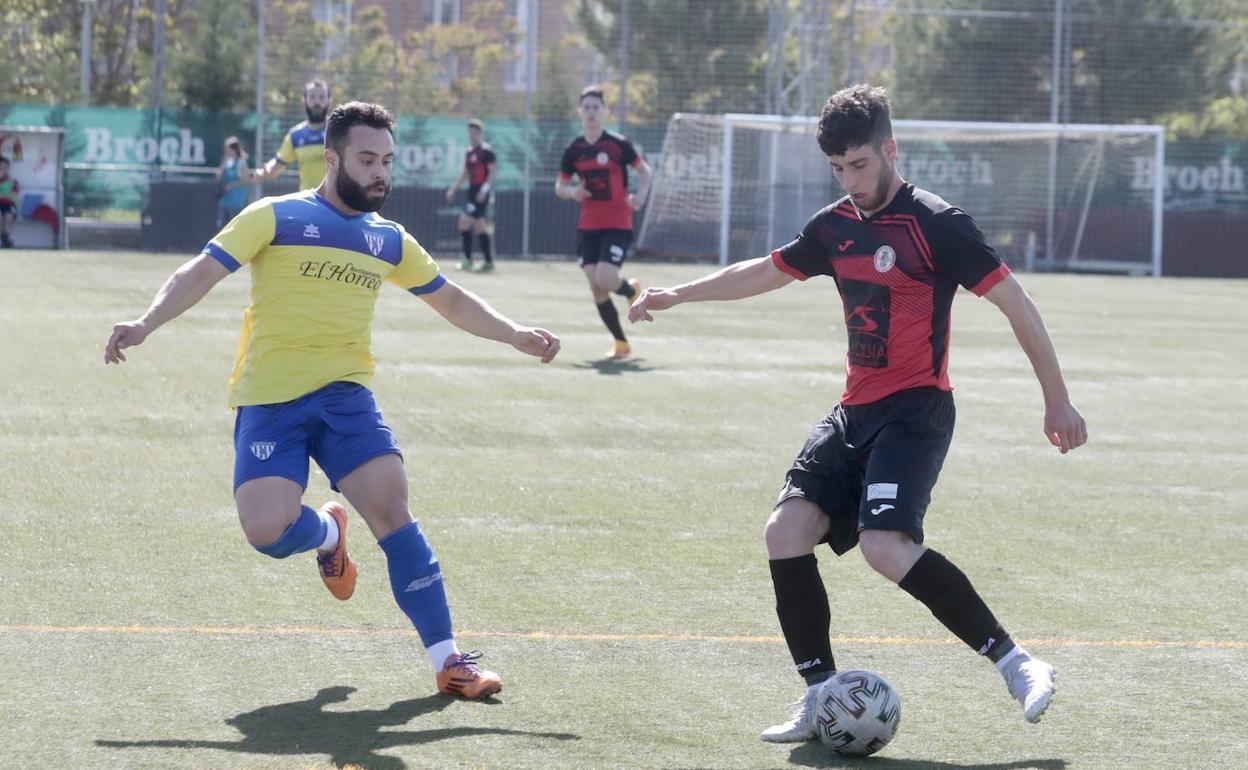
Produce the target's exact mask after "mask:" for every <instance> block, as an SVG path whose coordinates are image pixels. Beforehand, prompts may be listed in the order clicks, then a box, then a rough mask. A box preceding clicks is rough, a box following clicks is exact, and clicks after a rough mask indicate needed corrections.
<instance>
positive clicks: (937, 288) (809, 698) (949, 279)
mask: <svg viewBox="0 0 1248 770" xmlns="http://www.w3.org/2000/svg"><path fill="white" fill-rule="evenodd" d="M818 139H819V147H820V149H821V150H822V151H823V153H824V154H825V155H827V156H828V159H829V161H830V162H831V164H832V170H833V173H834V174H835V176H836V178H837V181H839V182H840V183H841V186H842V187H843V188H844V189H845V191H846V192H847V193H848V195H847V196H846V197H845V198H842V199H841V200H840V201H838V202H836V203H835V204H833V205H831V206H829V207H827V208H825V209H823V210H822V211H820V212H819V213H817V214H815V216H814V217H813V218H811V220H810V221H809V222H808V223H807V224H806V227H805V228H804V229H803V230H802V232H801V234H800V235H798V236H797V238H796V240H794V241H792V242H791V243H789V244H787V245H785V246H782V247H780V248H779V249H777V250H775V251H774V252H772V254H771V256H770V257H763V258H761V259H755V260H751V261H747V262H740V263H737V264H735V265H732V266H730V267H727V268H725V269H723V270H721V271H719V272H717V273H714V274H712V275H709V276H706V277H704V278H700V279H698V280H696V281H693V282H691V283H687V284H684V285H682V286H676V287H673V288H670V289H646V290H645V291H644V292H642V295H641V297H639V298H638V299H637V301H636V302H635V303H634V304H633V306H632V309H631V310H630V312H629V318H630V319H631V320H633V321H637V320H647V321H650V320H653V317H652V316H651V313H652V312H653V311H656V310H666V309H668V308H670V307H673V306H674V305H677V304H679V303H681V302H696V301H700V300H733V299H742V298H744V297H751V296H754V295H756V294H762V293H764V292H767V291H771V290H773V289H778V288H780V287H782V286H785V285H787V284H789V283H791V282H792V281H793V280H794V279H797V280H806V279H807V278H809V277H811V276H815V275H826V276H831V277H832V279H833V280H834V281H835V282H836V286H837V289H838V290H839V291H840V294H841V298H842V300H843V302H844V311H845V325H846V327H847V328H848V331H849V350H848V355H847V358H848V376H847V378H846V383H845V393H844V395H843V396H842V397H841V402H840V404H838V405H837V406H836V407H835V408H834V409H833V411H832V413H831V414H830V415H828V416H827V417H826V418H825V419H824V420H823V421H821V422H820V423H819V424H818V425H816V426H815V427H814V429H813V430H812V431H811V434H810V437H809V438H808V439H807V441H806V445H805V446H803V447H802V450H801V452H800V453H799V454H798V456H797V459H796V460H795V461H794V463H793V466H792V468H790V470H789V472H788V474H787V476H786V478H785V483H784V486H783V487H782V489H781V491H780V496H779V499H778V500H777V502H776V507H775V510H774V511H773V512H772V515H771V518H770V519H768V521H767V526H766V528H765V531H764V537H765V540H766V543H767V554H768V558H769V559H770V565H771V576H772V583H773V584H774V587H775V592H776V612H777V614H778V615H779V617H780V627H781V629H782V631H783V633H784V638H785V641H786V642H787V643H788V646H789V651H790V652H791V653H792V655H793V661H794V663H795V664H796V665H797V670H798V673H799V674H801V675H802V676H803V677H804V678H805V680H806V682H807V685H808V688H807V693H806V696H805V697H803V698H802V701H801V703H800V705H799V706H798V708H797V711H796V712H795V713H794V714H793V717H792V718H791V719H790V720H789V721H787V722H784V723H782V724H779V725H776V726H774V727H771V728H768V729H767V730H765V731H764V732H763V735H762V737H763V739H764V740H767V741H777V742H783V741H802V740H808V739H810V738H813V737H814V735H815V728H814V719H813V710H814V709H813V705H814V694H815V692H816V691H817V689H818V687H817V686H818V684H819V683H820V682H822V681H824V680H826V679H827V678H828V677H830V676H832V674H833V673H835V671H836V666H835V664H834V663H833V658H832V649H831V645H830V643H829V638H828V634H829V628H830V623H831V613H830V611H829V608H828V597H827V593H826V591H825V589H824V585H823V581H822V579H821V577H820V575H819V569H818V566H817V564H816V560H815V556H814V549H815V546H816V545H817V544H819V543H823V542H826V543H828V544H829V545H830V546H831V547H832V549H833V550H834V551H835V552H836V553H837V554H842V553H845V552H847V551H848V550H849V549H851V548H853V547H854V545H856V544H857V545H859V546H860V547H861V550H862V555H863V556H864V557H865V558H866V560H867V563H868V564H870V565H871V567H873V568H874V569H875V570H876V571H877V572H879V573H880V574H882V575H884V576H885V577H887V578H888V579H889V580H891V581H893V582H894V583H897V584H898V585H899V586H900V587H901V588H902V589H903V590H904V591H906V592H907V593H909V594H910V595H911V596H913V597H914V598H916V599H918V600H919V601H920V602H922V603H923V604H924V605H926V606H927V608H928V609H929V610H931V612H932V614H933V615H935V616H936V618H937V619H938V620H939V621H940V622H941V623H943V624H944V625H945V626H946V627H947V628H948V629H949V630H950V631H952V632H953V633H954V635H955V636H957V637H958V638H959V639H961V640H962V641H964V642H965V643H966V644H968V645H969V646H970V647H971V649H973V650H975V651H976V652H978V653H979V654H981V655H984V656H986V657H988V658H989V659H990V660H991V661H993V662H994V663H995V664H996V665H997V668H998V669H999V670H1000V671H1001V673H1002V675H1003V676H1004V677H1005V680H1006V684H1007V685H1008V687H1009V691H1010V694H1011V695H1012V696H1013V697H1014V698H1015V699H1017V700H1018V701H1019V702H1020V703H1022V706H1023V715H1024V717H1025V718H1026V719H1027V721H1029V722H1035V721H1038V720H1039V718H1040V715H1041V714H1043V713H1044V710H1045V709H1046V708H1047V707H1048V705H1049V701H1050V699H1051V698H1052V696H1053V691H1054V688H1053V680H1054V672H1053V668H1052V666H1050V665H1049V664H1047V663H1045V662H1043V661H1040V660H1037V659H1035V658H1032V657H1031V656H1030V655H1028V653H1027V652H1026V651H1025V650H1023V649H1022V647H1020V646H1019V645H1018V644H1017V643H1015V642H1014V641H1013V640H1011V639H1010V636H1009V634H1007V633H1006V631H1005V630H1004V629H1003V628H1002V627H1001V625H1000V624H999V623H998V622H997V620H996V618H995V617H994V616H993V614H992V612H991V610H989V609H988V606H987V605H986V604H985V603H984V601H983V599H981V598H980V596H979V594H978V593H977V592H976V591H975V588H974V587H973V586H972V585H971V582H970V581H969V580H968V579H967V577H966V575H964V574H963V573H962V571H961V570H959V569H958V568H957V567H955V566H954V565H953V564H952V563H951V562H950V561H949V560H948V559H946V558H945V557H944V556H941V555H940V554H939V553H937V552H936V551H934V550H932V549H930V548H926V547H925V546H924V545H923V517H924V513H925V512H926V510H927V505H928V502H929V501H930V496H931V490H932V487H933V486H934V485H935V483H936V477H937V475H938V474H939V473H940V467H941V464H942V463H943V461H944V458H945V452H946V451H947V450H948V448H949V441H950V438H951V437H952V434H953V423H954V407H953V395H952V392H951V390H952V388H951V386H950V384H949V376H948V351H949V312H950V307H951V305H952V302H953V297H954V294H955V293H957V290H958V286H959V285H961V286H964V287H966V288H967V289H969V290H971V291H972V292H973V293H975V294H976V295H979V296H982V297H986V298H987V299H988V300H989V301H990V302H992V303H993V304H995V305H996V306H997V307H998V308H1000V310H1001V312H1002V313H1003V314H1004V315H1005V316H1006V318H1008V319H1009V322H1010V325H1011V327H1013V330H1014V335H1015V337H1016V338H1017V339H1018V342H1019V344H1020V345H1021V346H1022V348H1023V351H1024V352H1025V353H1026V354H1027V357H1028V358H1029V359H1030V361H1031V365H1032V368H1033V369H1034V370H1035V373H1036V377H1037V379H1038V380H1039V381H1040V387H1041V389H1042V391H1043V393H1044V404H1045V411H1044V434H1045V436H1046V437H1047V438H1048V439H1049V441H1050V442H1052V443H1053V445H1054V446H1057V447H1058V448H1059V449H1060V450H1061V451H1062V452H1063V453H1065V452H1067V451H1069V450H1071V449H1074V448H1075V447H1078V446H1080V445H1081V444H1083V443H1084V442H1085V441H1087V428H1086V426H1085V424H1084V420H1083V417H1082V416H1080V414H1079V411H1078V410H1077V409H1075V407H1074V405H1073V404H1071V402H1070V398H1069V396H1068V395H1067V392H1066V385H1065V383H1064V382H1063V379H1062V372H1061V367H1060V366H1059V365H1058V361H1057V354H1056V353H1055V352H1054V350H1053V344H1052V342H1051V341H1050V340H1049V335H1048V332H1047V331H1046V330H1045V327H1044V322H1043V321H1042V320H1041V318H1040V314H1039V312H1038V311H1037V310H1036V307H1035V305H1034V304H1033V303H1032V301H1031V298H1030V297H1028V296H1027V294H1026V292H1024V291H1023V289H1022V287H1021V286H1019V284H1018V282H1017V281H1016V280H1015V279H1014V277H1013V275H1011V273H1010V271H1009V269H1008V268H1007V267H1006V266H1005V265H1003V264H1002V263H1001V261H1000V260H999V259H998V258H997V255H996V253H995V252H994V251H993V249H992V247H991V246H989V245H988V244H987V243H985V241H984V236H983V234H982V233H981V232H980V231H979V228H978V227H976V225H975V223H974V221H972V219H971V218H970V217H969V216H967V214H965V213H964V212H962V211H961V210H959V209H957V208H954V207H952V206H950V205H949V204H948V203H945V202H944V201H943V200H941V199H940V198H938V197H936V196H935V195H933V194H932V193H929V192H926V191H924V190H919V189H916V188H915V187H914V186H913V185H910V184H906V182H905V181H904V180H903V179H902V178H901V177H900V176H899V175H898V174H897V170H896V160H897V142H896V141H895V140H894V139H893V132H892V124H891V122H890V119H889V105H888V95H887V94H886V93H885V91H884V90H883V89H881V88H872V87H870V86H865V85H858V86H853V87H851V88H846V89H844V90H841V91H838V92H837V93H836V94H834V95H833V96H832V97H831V98H830V99H829V100H828V103H827V104H826V105H825V106H824V109H823V114H822V116H821V118H820V120H819V129H818Z"/></svg>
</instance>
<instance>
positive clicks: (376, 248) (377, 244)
mask: <svg viewBox="0 0 1248 770" xmlns="http://www.w3.org/2000/svg"><path fill="white" fill-rule="evenodd" d="M364 242H365V243H367V244H368V250H369V251H371V252H372V253H373V256H374V257H375V256H377V255H378V254H380V253H381V247H382V246H384V245H386V239H385V238H382V237H381V236H380V235H378V234H376V233H364ZM876 264H879V263H878V262H877V263H876Z"/></svg>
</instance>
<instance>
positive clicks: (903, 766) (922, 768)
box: [789, 741, 1067, 770]
mask: <svg viewBox="0 0 1248 770" xmlns="http://www.w3.org/2000/svg"><path fill="white" fill-rule="evenodd" d="M789 761H790V762H792V763H793V764H795V765H801V766H803V767H829V768H843V769H844V770H849V769H850V768H854V769H855V770H965V768H975V770H1065V768H1066V764H1067V763H1066V760H1064V759H1020V760H1018V761H1017V762H969V761H968V762H966V763H965V764H963V763H960V762H937V761H935V760H927V759H892V758H890V757H887V756H883V757H881V756H878V755H877V756H874V757H839V756H837V755H835V754H833V753H832V752H831V751H829V750H828V749H827V748H826V747H824V746H823V744H821V743H819V742H818V741H808V742H806V743H803V744H802V745H801V746H798V747H797V748H795V749H793V751H792V752H790V754H789Z"/></svg>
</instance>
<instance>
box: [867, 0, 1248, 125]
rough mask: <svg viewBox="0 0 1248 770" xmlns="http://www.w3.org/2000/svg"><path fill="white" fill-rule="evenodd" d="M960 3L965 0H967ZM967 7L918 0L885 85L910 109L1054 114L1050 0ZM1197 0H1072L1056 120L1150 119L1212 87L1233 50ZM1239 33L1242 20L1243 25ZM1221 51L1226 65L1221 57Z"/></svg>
mask: <svg viewBox="0 0 1248 770" xmlns="http://www.w3.org/2000/svg"><path fill="white" fill-rule="evenodd" d="M964 5H967V6H970V3H969V2H968V3H966V4H964ZM979 5H980V6H981V7H980V8H966V9H965V10H966V11H967V13H966V14H963V15H953V16H950V15H940V16H937V15H932V14H925V13H923V11H924V10H925V9H926V8H927V6H926V4H925V3H924V2H922V0H906V2H905V3H904V5H903V6H902V8H903V10H907V11H910V12H911V13H909V14H907V15H906V16H904V17H903V18H901V19H900V20H898V21H897V23H896V24H895V26H894V33H893V39H894V56H895V59H894V62H893V66H892V67H891V68H890V69H889V72H888V75H887V76H886V80H887V85H889V86H890V90H891V91H892V92H893V94H894V96H895V100H896V101H897V103H898V104H900V105H904V108H903V110H902V112H903V113H904V116H905V117H907V118H932V119H948V120H1009V121H1047V120H1048V119H1049V117H1050V101H1051V96H1052V93H1053V88H1054V84H1053V76H1052V73H1053V19H1054V14H1053V13H1052V9H1053V7H1054V3H1053V0H1049V2H1047V3H1045V4H1044V5H1043V6H1041V7H1040V10H1036V11H1025V12H1019V11H1017V6H1013V5H1011V6H1008V7H1009V8H1011V9H1013V10H1014V11H1015V12H1014V13H1012V14H1011V15H1008V16H1005V17H994V16H989V17H985V16H983V15H978V14H975V13H974V12H975V11H980V10H987V11H994V10H995V11H1000V10H1002V9H1003V8H1004V7H1005V6H1001V4H1000V2H999V0H980V3H979ZM1208 5H1209V4H1208V3H1199V2H1197V0H1097V2H1091V1H1090V0H1066V5H1065V9H1066V14H1065V20H1066V23H1067V25H1068V26H1069V31H1070V35H1071V38H1070V45H1069V58H1066V57H1064V58H1063V60H1062V61H1061V62H1060V64H1061V66H1062V67H1063V68H1064V69H1063V75H1062V80H1060V81H1059V82H1058V88H1059V89H1060V91H1059V93H1060V94H1061V96H1062V100H1063V111H1062V113H1061V114H1060V115H1059V120H1062V121H1065V122H1076V123H1128V122H1151V121H1153V120H1156V119H1157V118H1158V117H1159V116H1161V115H1163V114H1165V113H1167V112H1170V111H1174V110H1188V109H1195V108H1198V107H1199V106H1200V105H1203V104H1206V103H1208V102H1209V101H1210V100H1211V99H1213V98H1215V95H1214V94H1213V93H1211V86H1213V88H1214V89H1216V88H1217V86H1216V85H1215V84H1216V83H1217V82H1218V78H1216V77H1212V78H1211V77H1210V76H1211V74H1213V73H1215V72H1216V71H1218V69H1219V67H1222V68H1224V67H1225V63H1226V61H1227V57H1226V56H1225V54H1224V53H1219V51H1218V46H1217V45H1216V44H1215V43H1216V36H1215V34H1214V32H1212V31H1211V29H1210V28H1209V27H1208V26H1206V25H1202V24H1188V23H1185V21H1184V20H1185V19H1189V18H1191V17H1192V15H1193V13H1194V12H1196V11H1200V10H1203V11H1204V12H1206V13H1208V12H1211V11H1210V8H1209V7H1207V6H1208ZM1241 34H1242V31H1241ZM1219 62H1221V64H1219Z"/></svg>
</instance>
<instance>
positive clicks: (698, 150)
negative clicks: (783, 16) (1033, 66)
mask: <svg viewBox="0 0 1248 770" xmlns="http://www.w3.org/2000/svg"><path fill="white" fill-rule="evenodd" d="M817 124H818V119H817V118H810V117H784V116H778V115H741V114H727V115H715V116H712V115H692V114H683V113H682V114H677V115H675V116H673V117H672V119H671V121H670V122H669V124H668V131H667V135H666V137H665V138H664V142H663V149H662V155H661V158H660V162H659V164H658V166H659V168H658V173H657V174H656V178H655V182H654V186H653V188H652V191H651V201H650V205H649V206H648V207H647V209H646V215H645V218H644V219H643V221H642V225H641V229H640V232H639V236H638V250H639V251H642V252H643V253H649V254H654V255H661V256H666V257H670V258H684V259H717V260H718V261H719V263H720V264H728V263H729V262H730V261H734V260H738V259H745V258H750V257H757V256H763V255H765V254H767V253H768V252H769V251H770V250H771V249H772V248H775V247H777V246H780V245H782V244H784V243H786V242H787V241H789V240H790V239H791V238H792V237H793V236H794V235H795V234H796V233H797V232H798V231H800V230H801V228H802V225H803V224H804V223H805V222H806V220H807V219H808V218H809V217H810V216H811V215H813V214H814V213H815V212H816V211H818V210H819V209H821V208H823V207H824V206H827V205H828V204H830V203H832V202H833V201H835V200H837V199H838V198H840V197H841V195H842V192H841V189H840V186H839V185H838V184H837V183H836V180H835V179H834V178H833V176H832V170H831V167H830V166H829V165H828V162H827V158H826V157H825V156H824V155H823V153H822V152H821V151H820V150H819V147H818V144H817V143H816V141H815V128H816V126H817ZM893 134H894V136H895V137H896V138H897V141H898V148H899V154H898V169H899V171H900V173H901V175H902V176H903V177H904V178H905V179H906V180H907V181H909V182H913V183H914V184H916V185H917V186H919V187H922V188H924V189H927V190H930V191H931V192H934V193H936V194H937V195H939V196H941V197H942V198H945V199H946V200H948V201H949V202H950V203H952V204H953V205H955V206H958V207H959V208H962V209H964V210H966V211H967V212H968V213H969V214H971V216H973V217H974V218H975V220H976V222H978V223H979V226H980V228H981V229H983V231H984V233H985V235H987V237H988V239H989V242H990V243H992V244H993V246H994V247H995V248H996V249H997V251H998V253H999V254H1000V255H1001V257H1002V259H1003V260H1005V261H1006V263H1007V264H1009V265H1010V266H1011V268H1014V269H1018V270H1026V271H1035V270H1047V271H1061V270H1070V271H1095V272H1121V273H1134V274H1149V275H1154V276H1159V275H1161V268H1162V265H1161V253H1162V214H1163V204H1164V190H1165V188H1164V185H1165V174H1164V171H1163V172H1162V173H1158V170H1164V169H1165V129H1164V128H1163V127H1162V126H1152V125H1139V126H1136V125H1089V124H1059V123H976V122H961V121H924V120H895V121H893Z"/></svg>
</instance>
